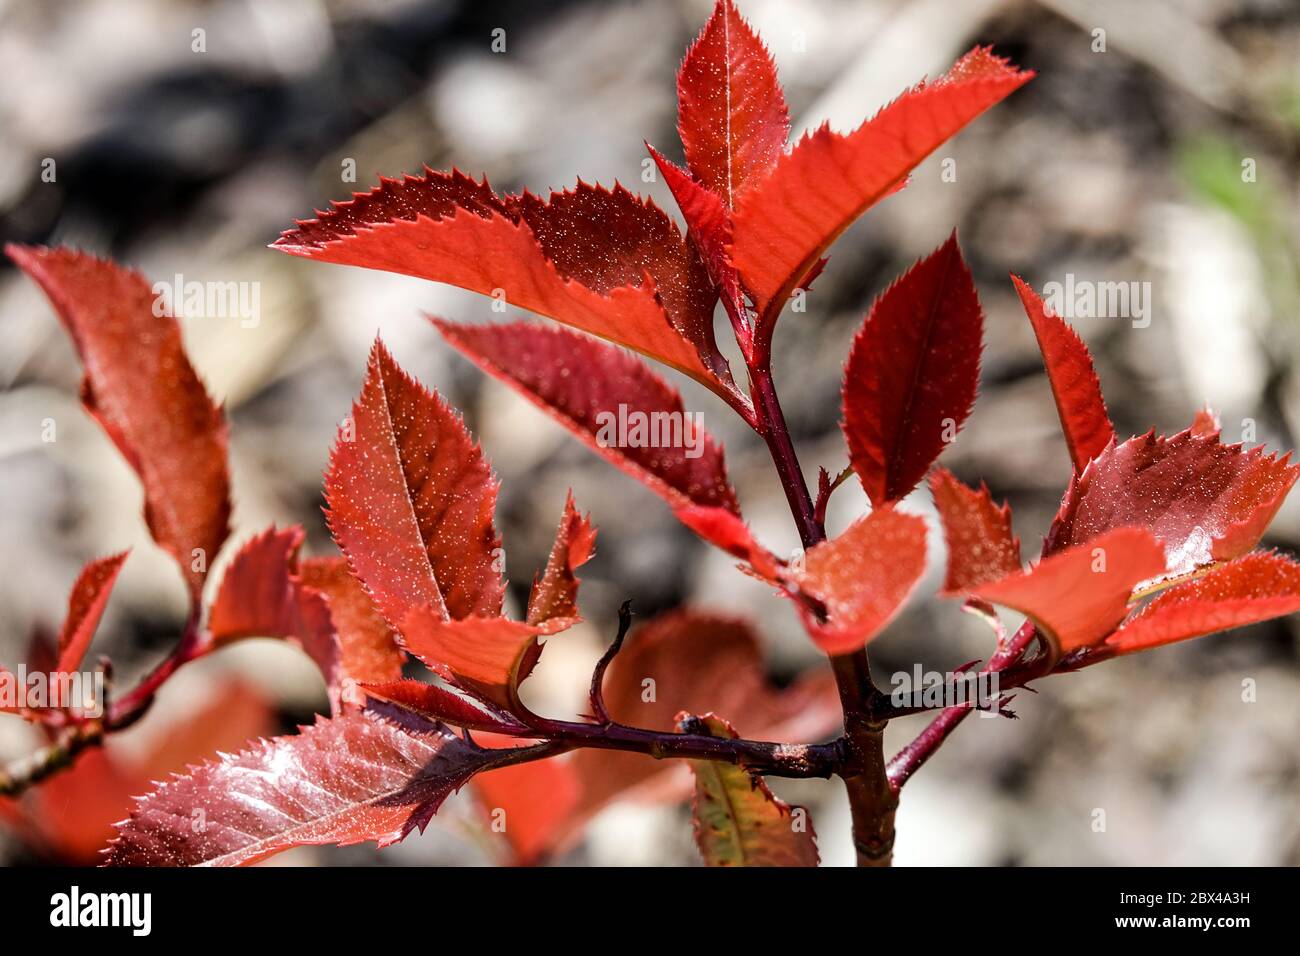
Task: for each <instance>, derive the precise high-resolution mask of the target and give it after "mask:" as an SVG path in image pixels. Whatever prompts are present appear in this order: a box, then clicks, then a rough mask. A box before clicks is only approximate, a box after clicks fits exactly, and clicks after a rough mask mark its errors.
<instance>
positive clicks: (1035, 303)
mask: <svg viewBox="0 0 1300 956" xmlns="http://www.w3.org/2000/svg"><path fill="white" fill-rule="evenodd" d="M1011 281H1012V282H1014V283H1015V285H1016V292H1018V293H1019V294H1020V301H1021V302H1022V303H1023V304H1024V307H1025V313H1026V314H1027V315H1028V316H1029V322H1030V324H1031V325H1033V327H1034V335H1035V336H1036V337H1037V338H1038V347H1039V349H1040V350H1041V351H1042V353H1043V364H1044V365H1046V366H1047V379H1048V381H1049V382H1051V383H1052V397H1053V398H1054V399H1056V412H1057V414H1058V415H1060V417H1061V429H1062V431H1064V432H1065V443H1066V444H1067V445H1068V446H1069V448H1070V460H1071V461H1072V462H1074V470H1075V471H1076V472H1080V471H1083V469H1084V468H1085V467H1086V466H1087V464H1088V462H1090V461H1092V459H1094V458H1096V457H1097V456H1098V455H1100V454H1101V453H1102V452H1103V451H1105V450H1106V446H1107V445H1109V444H1110V443H1111V442H1112V441H1114V440H1115V429H1114V428H1112V427H1111V424H1110V415H1109V414H1108V413H1107V412H1106V403H1105V401H1103V400H1102V397H1101V383H1100V382H1098V381H1097V373H1096V371H1095V370H1094V369H1093V367H1092V356H1091V355H1089V354H1088V347H1087V346H1086V345H1084V344H1083V340H1082V339H1080V338H1079V336H1078V333H1076V332H1075V331H1074V329H1072V328H1070V326H1069V325H1067V324H1066V323H1065V321H1064V320H1063V319H1061V318H1059V317H1058V316H1056V315H1054V314H1053V313H1052V312H1050V311H1049V310H1048V309H1047V307H1046V306H1045V305H1044V304H1043V300H1042V299H1040V298H1039V297H1038V293H1036V292H1035V291H1034V290H1033V289H1031V288H1030V287H1029V286H1028V285H1026V284H1025V283H1024V282H1022V281H1021V279H1020V277H1019V276H1015V275H1013V276H1012V277H1011Z"/></svg>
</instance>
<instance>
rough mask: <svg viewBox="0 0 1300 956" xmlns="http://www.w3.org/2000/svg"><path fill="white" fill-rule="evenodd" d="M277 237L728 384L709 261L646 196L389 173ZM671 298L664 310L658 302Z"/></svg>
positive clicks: (313, 254)
mask: <svg viewBox="0 0 1300 956" xmlns="http://www.w3.org/2000/svg"><path fill="white" fill-rule="evenodd" d="M274 248H277V249H280V250H281V251H283V252H288V253H290V254H292V255H297V256H304V257H306V258H309V259H316V260H320V261H324V262H336V263H340V264H342V265H355V266H363V267H366V268H370V269H383V270H385V271H388V272H398V273H401V274H404V275H413V276H417V277H420V278H425V279H432V280H434V281H437V282H446V283H449V284H451V285H456V286H460V287H462V288H465V289H470V290H472V291H474V292H480V293H482V294H484V295H495V296H498V297H500V296H501V295H502V294H504V296H505V297H506V299H507V300H508V301H509V302H510V303H512V304H514V305H518V306H521V307H523V308H525V309H529V310H530V311H533V312H537V313H540V314H541V315H546V316H549V317H551V318H553V319H556V320H558V321H560V322H563V323H565V324H567V325H571V326H573V327H574V328H577V329H581V330H582V331H584V332H589V333H591V334H592V335H596V336H599V337H601V338H606V339H609V340H610V341H613V342H617V343H619V344H620V345H625V346H627V347H628V348H631V349H634V350H636V351H638V352H641V353H643V354H645V355H648V356H651V357H652V358H656V359H658V360H660V361H662V362H664V363H666V364H668V365H670V366H672V367H673V368H676V369H678V370H679V371H682V372H684V373H686V374H687V375H690V376H692V377H693V378H695V379H697V380H698V381H700V382H702V383H704V384H705V385H707V386H708V387H709V388H711V389H713V390H714V391H715V392H718V393H719V394H720V395H722V396H723V397H724V398H726V399H728V400H732V401H734V400H735V399H736V397H737V395H738V393H737V392H736V390H735V386H734V384H732V382H731V379H730V372H729V371H728V370H727V367H726V362H725V360H724V359H723V358H722V356H721V354H720V353H719V352H718V350H717V345H716V342H715V341H714V339H713V324H712V316H713V303H714V301H715V297H714V295H713V292H712V286H711V283H709V281H708V275H707V272H706V270H705V268H704V266H703V264H702V263H701V262H700V261H699V259H698V257H696V256H695V254H694V252H693V251H692V250H691V249H690V248H689V247H688V246H687V245H686V243H685V242H684V241H683V239H682V237H681V235H680V233H678V231H677V227H676V226H675V225H674V224H673V223H672V220H670V219H669V218H668V216H667V215H665V214H664V212H663V211H662V210H661V209H659V208H658V207H657V206H655V205H654V203H652V202H649V201H642V200H640V199H638V198H637V197H636V196H633V195H632V194H631V193H629V192H628V191H627V190H625V189H623V188H622V187H616V188H615V189H614V190H613V191H610V190H606V189H603V188H601V187H599V186H589V185H587V184H586V183H579V184H578V187H577V188H576V189H575V190H573V191H571V192H565V193H557V194H554V195H552V197H551V199H550V201H549V202H543V201H542V200H540V199H538V198H537V197H534V196H531V195H529V194H527V193H525V194H523V195H522V196H506V197H500V198H499V197H497V196H496V195H495V194H494V193H493V192H492V190H491V188H490V187H489V186H488V185H487V181H486V180H484V181H483V182H482V183H478V182H475V181H474V180H472V179H470V178H469V177H467V176H465V175H463V174H462V173H460V172H458V171H453V172H451V173H436V172H433V171H432V170H427V171H426V174H425V175H424V176H423V177H414V176H407V177H405V178H404V179H401V180H397V179H385V180H383V182H382V184H381V185H379V186H377V187H376V188H375V189H373V190H371V191H370V192H369V193H358V194H356V195H355V196H354V198H353V199H352V200H350V201H348V202H341V203H335V204H334V205H333V207H332V209H331V211H330V212H325V213H320V214H319V218H317V219H314V220H310V221H306V222H300V223H299V224H298V228H297V229H293V230H290V231H288V232H286V233H285V234H284V235H283V236H282V237H281V238H280V239H279V240H278V241H277V242H276V243H275V245H274ZM665 310H667V311H665Z"/></svg>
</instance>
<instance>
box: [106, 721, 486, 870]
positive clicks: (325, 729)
mask: <svg viewBox="0 0 1300 956" xmlns="http://www.w3.org/2000/svg"><path fill="white" fill-rule="evenodd" d="M502 753H503V752H502V751H492V750H478V749H476V748H473V747H471V746H470V745H468V744H466V743H465V742H464V741H462V740H461V739H460V738H459V737H457V736H456V735H454V734H453V733H452V732H451V731H450V730H448V729H447V728H446V727H442V726H440V725H436V724H424V723H421V724H419V725H414V726H412V727H399V726H398V725H397V724H395V723H392V722H390V721H388V720H384V719H381V718H379V717H376V716H374V715H372V714H369V713H367V712H365V711H356V712H352V713H348V714H345V715H343V716H341V717H334V718H330V719H326V718H321V719H319V720H318V721H317V722H316V724H315V725H314V726H311V727H304V728H302V730H301V732H300V733H298V734H296V735H293V736H288V737H275V738H272V739H271V740H263V741H261V742H259V743H258V744H257V745H255V746H254V747H252V748H251V749H249V750H245V751H243V752H241V753H239V754H235V755H232V756H225V757H222V758H221V759H220V760H219V761H216V762H211V763H206V764H204V765H203V766H201V767H198V768H196V769H194V770H193V771H191V772H190V773H189V774H188V775H186V776H184V777H175V778H173V779H172V780H170V781H168V782H167V783H164V784H161V785H160V786H159V787H158V789H157V790H155V791H154V792H153V793H151V794H150V795H149V796H147V797H145V798H144V799H143V800H141V801H140V803H139V804H138V805H137V806H136V808H135V809H134V810H133V811H132V813H131V816H130V818H129V819H127V820H125V821H123V822H122V823H120V824H118V835H117V836H116V837H115V838H114V840H113V842H112V844H111V846H110V847H109V852H108V857H107V863H108V865H109V866H196V865H200V864H202V865H205V866H244V865H247V864H250V863H256V862H257V861H258V860H263V859H266V858H267V857H268V856H271V855H273V854H275V853H279V852H281V851H282V850H287V849H289V848H290V847H295V846H309V845H320V844H337V845H339V846H348V845H351V844H354V843H362V842H365V841H367V840H374V841H375V842H377V843H378V844H379V845H380V846H387V845H389V844H392V843H396V842H397V841H399V840H401V839H403V838H404V837H406V836H407V835H408V834H410V833H411V832H412V831H413V830H416V829H420V830H423V829H424V827H425V826H426V825H427V824H428V822H429V820H430V819H431V818H432V817H433V814H434V813H436V812H437V810H438V807H439V806H441V804H442V802H443V800H445V799H446V798H447V797H448V796H449V795H450V794H451V793H452V792H453V791H455V790H457V789H459V788H460V787H461V786H462V785H463V784H464V783H465V782H466V781H467V780H469V778H470V777H472V776H473V775H474V774H475V773H477V772H478V771H480V770H485V769H487V768H488V767H490V766H492V764H493V763H495V762H499V761H500V759H501V755H502ZM195 808H201V809H202V810H203V812H204V825H203V826H202V827H196V826H195V825H194V819H193V811H194V810H195Z"/></svg>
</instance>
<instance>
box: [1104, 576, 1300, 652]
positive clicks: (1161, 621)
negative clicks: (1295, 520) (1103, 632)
mask: <svg viewBox="0 0 1300 956" xmlns="http://www.w3.org/2000/svg"><path fill="white" fill-rule="evenodd" d="M1296 611H1300V564H1297V563H1296V562H1295V561H1294V560H1292V559H1291V558H1287V557H1284V556H1282V555H1280V554H1273V553H1269V552H1256V553H1253V554H1247V555H1243V556H1242V557H1240V558H1237V559H1236V560H1235V561H1231V562H1229V563H1227V564H1223V565H1220V566H1218V567H1215V568H1211V569H1210V570H1209V571H1207V572H1206V573H1205V574H1204V575H1203V576H1201V577H1198V578H1194V579H1192V580H1190V581H1184V582H1183V583H1181V584H1175V585H1174V586H1172V587H1170V588H1169V589H1168V590H1166V591H1164V592H1162V593H1161V594H1159V595H1157V596H1156V598H1155V599H1154V600H1152V601H1151V603H1150V604H1148V605H1147V606H1146V607H1144V608H1143V609H1142V611H1141V612H1140V613H1139V614H1137V615H1136V616H1135V617H1133V618H1132V619H1131V620H1129V621H1128V622H1127V623H1126V624H1125V625H1124V626H1123V627H1121V628H1120V629H1119V630H1118V631H1116V632H1115V633H1114V634H1112V635H1111V636H1110V637H1109V638H1107V640H1106V644H1105V646H1104V648H1102V650H1103V651H1107V652H1113V653H1115V654H1133V653H1135V652H1137V651H1145V650H1148V649H1149V648H1152V647H1159V646H1160V645H1162V644H1171V643H1173V642H1174V641H1182V640H1186V639H1187V638H1191V637H1201V636H1202V635H1204V634H1212V633H1214V632H1215V631H1226V630H1228V629H1229V628H1234V627H1242V626H1243V625H1246V624H1256V623H1258V622H1260V621H1267V620H1269V619H1271V618H1275V617H1282V616H1283V615H1286V614H1293V613H1295V612H1296Z"/></svg>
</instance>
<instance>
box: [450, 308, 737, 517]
mask: <svg viewBox="0 0 1300 956" xmlns="http://www.w3.org/2000/svg"><path fill="white" fill-rule="evenodd" d="M433 322H434V324H435V325H436V326H437V327H438V331H440V332H441V333H442V334H443V337H444V338H445V339H446V340H447V341H448V342H450V343H451V344H452V345H454V346H455V347H456V348H457V349H459V350H460V351H461V353H462V354H464V355H465V357H466V358H468V359H469V360H470V361H472V362H474V363H475V364H476V365H478V366H479V367H480V368H481V369H483V370H484V371H485V372H487V373H488V374H490V375H492V376H494V377H496V378H498V379H500V380H501V381H503V382H505V383H506V384H507V385H510V386H512V387H513V388H515V389H516V390H518V391H519V393H520V394H522V395H523V396H524V397H525V398H527V399H528V400H529V401H531V402H532V403H533V404H534V405H537V406H538V407H539V408H541V409H542V410H543V411H545V412H547V413H549V414H550V415H551V417H552V418H554V419H555V420H556V421H558V422H559V423H560V424H561V425H563V426H564V427H565V428H567V429H568V430H569V431H571V432H573V434H575V435H577V436H578V438H580V439H581V440H582V441H583V442H585V443H586V444H587V445H588V446H589V447H590V448H591V449H592V450H593V451H595V452H596V453H597V454H599V455H600V456H602V457H603V458H605V459H606V460H607V461H609V462H610V463H612V464H613V465H614V466H616V467H617V468H619V469H621V470H623V471H625V472H627V473H628V474H629V475H631V476H632V477H633V478H636V479H637V480H638V481H641V482H642V483H644V484H645V485H646V486H647V487H648V488H649V489H650V490H651V491H653V492H655V493H656V494H658V495H660V496H661V497H663V498H665V499H666V500H667V501H668V503H669V504H671V505H673V506H674V507H679V506H682V505H689V504H696V505H709V506H719V507H723V508H726V509H727V510H729V511H731V512H733V513H734V514H739V513H740V506H739V505H738V504H737V503H736V493H735V491H733V490H732V488H731V485H730V484H729V483H728V481H727V468H726V464H725V462H724V460H723V454H722V448H721V446H720V445H718V444H717V443H716V442H714V440H713V439H712V437H711V436H710V435H709V434H708V433H707V432H706V431H704V429H703V428H702V427H699V426H698V425H697V422H698V419H697V418H696V417H695V416H694V415H693V414H688V413H687V412H686V410H685V408H684V407H683V405H682V399H681V396H680V395H679V394H678V393H677V391H676V390H675V389H673V388H672V387H671V386H669V385H668V383H666V382H665V381H664V380H663V379H661V378H660V377H659V376H657V375H655V374H654V373H653V372H652V371H650V369H649V368H647V367H646V365H645V363H644V362H642V361H640V360H639V359H637V358H636V357H635V356H632V355H628V354H627V353H626V352H623V351H621V350H619V349H615V348H611V347H609V346H607V345H602V344H601V343H599V342H595V341H593V340H591V339H589V338H585V337H583V336H580V335H574V334H573V333H571V332H567V331H565V330H564V329H550V328H546V327H544V326H540V325H535V324H532V323H527V322H517V323H511V324H508V325H478V326H468V325H455V324H453V323H450V322H445V321H443V320H441V319H434V320H433ZM633 428H637V429H639V430H640V431H639V433H634V431H633ZM652 429H653V431H654V434H652ZM654 435H658V436H659V438H658V439H657V440H656V441H655V444H654V445H651V444H650V441H651V439H652V438H653V437H654ZM665 439H666V440H665ZM656 446H657V447H656Z"/></svg>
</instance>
